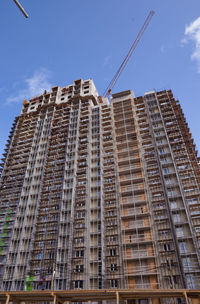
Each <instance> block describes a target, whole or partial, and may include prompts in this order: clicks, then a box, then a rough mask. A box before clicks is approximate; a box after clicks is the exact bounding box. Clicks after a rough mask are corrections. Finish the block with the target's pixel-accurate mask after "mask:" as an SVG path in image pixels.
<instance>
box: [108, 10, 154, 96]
mask: <svg viewBox="0 0 200 304" xmlns="http://www.w3.org/2000/svg"><path fill="white" fill-rule="evenodd" d="M154 13H155V12H154V11H153V10H151V11H150V12H149V14H148V16H147V18H146V20H145V22H144V24H143V26H142V27H141V29H140V31H139V33H138V35H137V37H136V39H135V41H134V42H133V44H132V46H131V48H130V50H129V52H128V54H127V55H126V57H125V59H124V61H123V62H122V64H121V65H120V67H119V69H118V70H117V72H116V74H115V76H114V77H113V79H112V80H111V82H110V83H109V85H108V87H107V88H106V90H105V92H104V94H103V96H104V97H108V96H109V95H110V93H111V91H112V89H113V87H114V85H115V83H116V82H117V80H118V78H119V76H120V75H121V73H122V71H123V69H124V68H125V66H126V64H127V62H128V60H129V59H130V57H131V55H132V53H133V51H134V50H135V48H136V46H137V44H138V42H139V41H140V38H141V37H142V35H143V33H144V31H145V30H146V28H147V26H148V25H149V22H150V21H151V18H152V17H153V15H154Z"/></svg>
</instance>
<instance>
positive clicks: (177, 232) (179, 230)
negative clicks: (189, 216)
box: [176, 227, 184, 237]
mask: <svg viewBox="0 0 200 304" xmlns="http://www.w3.org/2000/svg"><path fill="white" fill-rule="evenodd" d="M176 235H177V237H182V236H184V232H183V227H178V228H176Z"/></svg>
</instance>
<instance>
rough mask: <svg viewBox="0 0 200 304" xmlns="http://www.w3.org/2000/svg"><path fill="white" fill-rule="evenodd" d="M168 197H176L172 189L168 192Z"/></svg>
mask: <svg viewBox="0 0 200 304" xmlns="http://www.w3.org/2000/svg"><path fill="white" fill-rule="evenodd" d="M168 196H169V197H172V196H174V191H173V190H172V189H170V190H168Z"/></svg>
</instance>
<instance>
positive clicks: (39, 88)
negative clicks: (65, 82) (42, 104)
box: [7, 68, 52, 103]
mask: <svg viewBox="0 0 200 304" xmlns="http://www.w3.org/2000/svg"><path fill="white" fill-rule="evenodd" d="M49 76H50V72H49V71H48V70H47V69H44V68H40V69H39V70H37V71H36V72H35V73H34V74H33V76H32V77H30V78H26V79H24V80H23V87H24V88H23V89H20V90H18V92H17V93H16V94H14V95H12V96H10V97H8V99H7V103H12V102H22V101H23V100H24V99H30V98H31V97H34V96H36V95H38V94H41V93H43V91H44V90H47V91H48V90H50V88H51V87H52V85H51V84H50V82H49V80H48V79H49Z"/></svg>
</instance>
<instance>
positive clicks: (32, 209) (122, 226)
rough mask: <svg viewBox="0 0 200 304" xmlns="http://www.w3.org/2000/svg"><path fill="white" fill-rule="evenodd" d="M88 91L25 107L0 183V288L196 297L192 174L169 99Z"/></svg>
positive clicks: (182, 126) (198, 234) (195, 185)
mask: <svg viewBox="0 0 200 304" xmlns="http://www.w3.org/2000/svg"><path fill="white" fill-rule="evenodd" d="M97 97H98V93H97V91H96V88H95V86H94V83H93V81H92V80H86V81H83V80H81V79H79V80H76V81H75V82H74V84H73V85H69V86H66V87H64V88H59V87H54V88H52V90H51V92H44V94H43V95H40V96H37V97H34V98H32V99H31V100H30V101H29V102H27V101H24V104H23V108H22V112H21V115H20V116H19V117H17V118H16V120H15V122H14V125H13V128H12V130H11V134H10V136H9V141H8V144H7V148H6V151H5V152H6V153H5V154H4V159H3V164H2V167H3V168H2V173H1V181H0V189H1V192H0V193H1V194H0V200H1V205H0V211H1V213H0V228H1V234H0V238H1V239H0V246H1V249H0V280H1V289H3V290H24V289H25V288H26V282H25V281H26V277H27V276H30V277H31V276H33V278H32V279H31V280H33V282H32V283H31V285H32V288H33V289H35V290H38V289H39V290H41V289H49V290H50V289H55V290H59V289H60V290H62V289H103V288H134V289H145V288H152V289H158V288H191V289H195V288H199V287H200V286H199V281H200V280H199V278H200V264H199V261H200V251H199V245H200V241H199V238H200V220H199V216H200V202H199V196H200V195H199V184H200V178H199V176H200V174H199V173H200V171H199V165H198V158H197V155H196V152H195V148H194V146H193V141H192V139H191V134H190V133H189V129H188V127H187V124H186V122H185V118H184V116H183V113H182V111H181V108H180V105H179V103H178V102H177V101H175V100H174V98H173V95H172V93H171V91H162V92H158V93H156V92H154V91H152V92H149V93H146V94H145V95H144V96H141V97H137V98H135V97H134V94H133V92H132V91H125V92H121V93H117V94H114V95H113V96H112V99H111V103H108V101H107V100H106V99H102V98H101V99H99V98H97Z"/></svg>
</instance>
